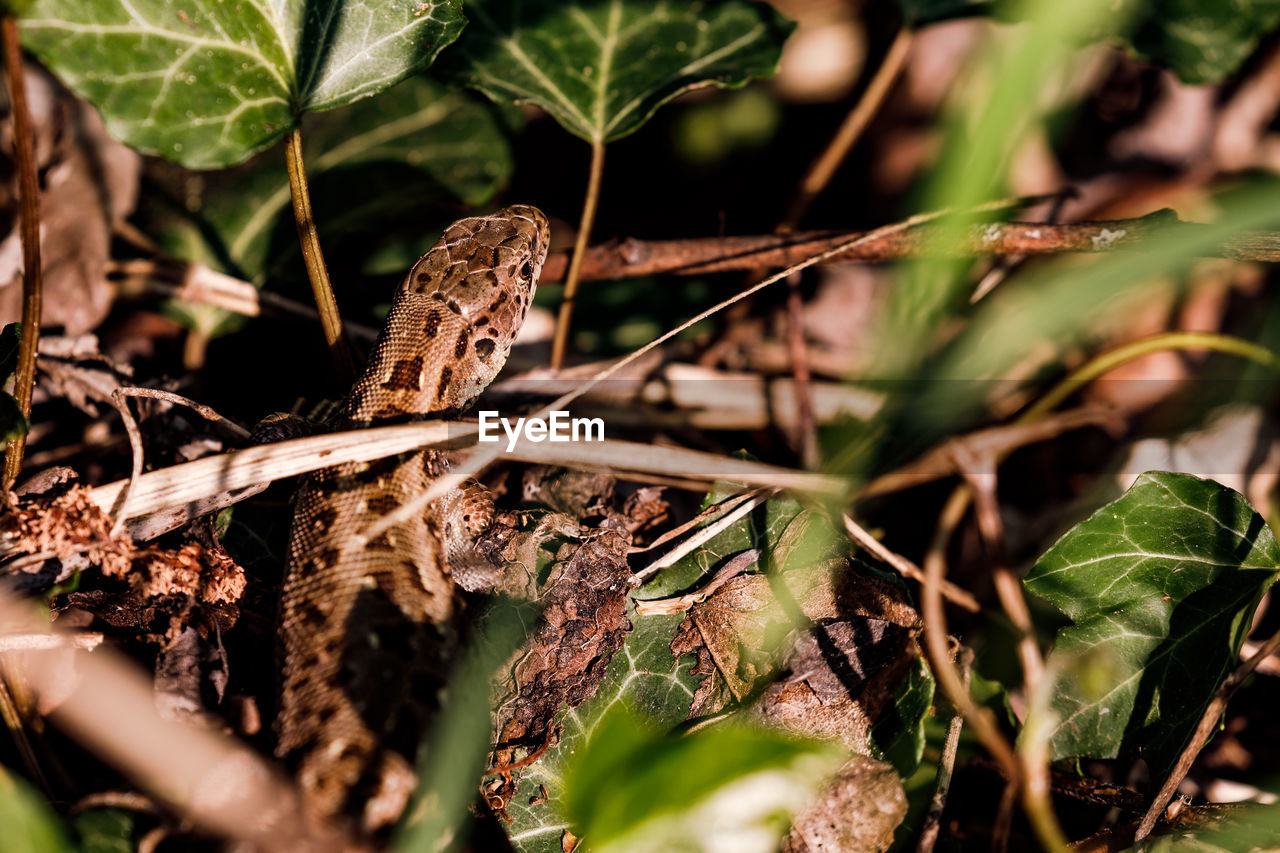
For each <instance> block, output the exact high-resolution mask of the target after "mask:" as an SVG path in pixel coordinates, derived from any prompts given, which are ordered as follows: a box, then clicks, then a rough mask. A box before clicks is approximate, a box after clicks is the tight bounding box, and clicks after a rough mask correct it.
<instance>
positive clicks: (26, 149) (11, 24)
mask: <svg viewBox="0 0 1280 853" xmlns="http://www.w3.org/2000/svg"><path fill="white" fill-rule="evenodd" d="M0 41H3V42H4V45H3V50H4V64H5V69H6V70H7V71H8V77H9V98H10V102H11V103H12V104H13V154H14V159H15V160H16V161H17V166H18V195H19V198H20V200H21V205H22V337H21V338H20V340H19V343H18V368H17V373H16V375H15V376H14V380H13V395H14V397H15V398H17V400H18V408H20V409H21V410H22V416H23V417H24V418H29V417H30V416H31V393H32V388H33V387H34V385H35V378H36V347H37V344H38V342H39V339H40V303H41V290H42V287H41V278H40V184H39V180H38V179H37V177H36V155H35V146H34V144H33V142H32V138H33V137H32V129H31V113H30V111H29V110H28V109H27V89H26V84H25V82H24V79H23V78H24V75H23V68H22V47H21V44H20V42H19V40H18V21H17V19H16V18H15V17H14V16H13V15H4V19H3V21H2V22H0ZM26 446H27V436H26V434H25V433H23V434H22V435H19V436H17V437H15V438H12V439H10V440H9V446H8V448H7V449H6V451H5V457H4V484H5V485H6V486H8V485H11V484H12V483H13V481H14V480H16V479H17V477H18V472H19V470H20V469H21V468H22V454H23V451H24V450H25V449H26Z"/></svg>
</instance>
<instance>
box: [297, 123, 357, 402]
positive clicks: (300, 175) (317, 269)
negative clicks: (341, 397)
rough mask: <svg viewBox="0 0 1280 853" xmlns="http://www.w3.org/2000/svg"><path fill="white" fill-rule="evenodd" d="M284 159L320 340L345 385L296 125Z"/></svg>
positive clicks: (350, 367) (342, 344)
mask: <svg viewBox="0 0 1280 853" xmlns="http://www.w3.org/2000/svg"><path fill="white" fill-rule="evenodd" d="M284 158H285V165H286V166H287V167H288V169H289V195H290V196H291V197H292V198H293V219H294V222H295V223H297V226H298V242H299V244H300V245H301V246H302V260H303V263H305V264H306V266H307V278H309V279H310V280H311V292H312V294H314V295H315V299H316V309H317V310H318V311H319V312H320V325H321V326H322V327H323V328H324V340H325V343H326V344H328V346H329V356H330V357H331V358H332V359H333V369H334V373H335V374H336V375H337V378H338V382H339V384H340V385H343V386H345V385H348V384H350V383H351V381H352V380H353V379H354V378H355V365H354V363H353V362H352V360H351V351H350V350H349V349H348V348H347V342H346V339H345V338H343V336H342V315H341V314H339V313H338V301H337V300H336V299H335V298H334V295H333V286H332V285H331V284H330V283H329V272H328V270H327V269H325V265H324V253H323V252H322V251H321V250H320V235H319V233H318V232H317V231H316V220H315V217H314V216H313V215H312V213H311V191H310V190H309V189H308V188H307V170H306V166H305V165H304V163H303V161H302V132H301V131H300V130H299V129H298V128H296V127H295V128H294V129H293V130H292V131H291V132H290V133H289V135H288V137H286V140H285V155H284Z"/></svg>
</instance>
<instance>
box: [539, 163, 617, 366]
mask: <svg viewBox="0 0 1280 853" xmlns="http://www.w3.org/2000/svg"><path fill="white" fill-rule="evenodd" d="M603 178H604V140H603V139H596V140H593V141H592V143H591V173H590V175H589V176H588V177H587V194H586V197H585V198H584V199H583V201H582V219H581V220H580V221H579V222H578V239H577V240H576V241H574V244H573V258H572V259H571V260H570V261H569V272H568V273H566V274H565V277H564V294H563V295H562V296H561V297H560V314H559V316H558V317H557V318H556V337H555V340H554V341H552V343H551V369H552V370H559V369H560V368H561V367H562V366H563V365H564V354H565V351H566V350H567V349H568V348H569V328H570V326H571V324H572V322H573V303H574V301H575V300H576V299H577V297H578V274H579V273H580V272H581V270H582V258H583V256H584V255H586V252H587V241H588V240H589V239H590V238H591V228H592V226H594V225H595V222H596V207H597V206H598V204H599V202H600V182H601V180H602V179H603Z"/></svg>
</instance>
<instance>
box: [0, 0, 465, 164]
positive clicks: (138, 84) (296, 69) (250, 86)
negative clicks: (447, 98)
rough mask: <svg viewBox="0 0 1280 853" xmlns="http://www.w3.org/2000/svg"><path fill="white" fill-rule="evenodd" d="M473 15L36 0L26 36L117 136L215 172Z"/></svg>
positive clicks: (431, 5) (369, 5) (363, 4)
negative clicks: (304, 115) (307, 113)
mask: <svg viewBox="0 0 1280 853" xmlns="http://www.w3.org/2000/svg"><path fill="white" fill-rule="evenodd" d="M463 23H464V21H463V17H462V11H461V0H306V2H304V0H240V1H239V2H234V3H227V2H223V0H191V2H187V3H182V4H177V5H175V4H173V3H171V2H169V0H130V1H128V2H127V0H37V2H36V3H35V5H34V6H33V7H32V9H31V10H30V11H29V12H28V14H27V16H26V17H25V18H24V20H23V24H22V32H23V39H24V43H25V45H26V46H27V48H28V49H30V50H31V51H32V52H33V53H35V54H36V56H38V57H39V58H40V60H41V61H42V62H44V63H45V65H47V66H48V67H49V68H51V69H52V70H53V71H54V72H55V73H56V74H57V75H58V76H59V77H60V78H61V79H62V80H63V81H64V82H65V83H66V84H67V85H68V86H70V87H71V88H72V89H73V90H75V91H76V93H77V94H79V95H81V96H83V97H84V98H86V99H88V100H89V101H91V102H93V104H94V105H96V106H97V107H98V109H99V110H101V112H102V114H103V118H104V119H105V120H106V123H107V127H108V129H109V130H110V131H111V132H112V134H114V135H115V136H117V137H118V138H120V139H121V140H123V141H124V142H126V143H127V144H129V145H132V146H133V147H135V148H138V149H139V150H142V151H146V152H148V153H155V154H161V155H163V156H165V157H169V158H171V159H173V160H177V161H178V162H180V163H182V164H183V165H185V166H188V167H191V168H217V167H222V166H229V165H232V164H234V163H238V162H240V161H241V160H244V159H245V158H246V157H248V156H249V155H250V154H252V153H254V152H255V151H260V150H262V149H263V148H265V147H267V146H268V145H270V144H271V143H272V142H274V141H275V140H277V139H279V138H280V137H282V136H283V135H284V134H286V133H287V132H289V131H290V130H292V129H293V128H294V126H295V125H296V123H297V120H298V117H299V116H300V115H301V114H302V113H304V112H308V111H313V110H327V109H332V108H333V107H338V106H342V105H343V104H349V103H351V102H352V101H354V100H356V99H358V98H362V97H365V96H368V95H372V94H375V93H377V92H380V91H382V90H383V89H386V88H388V87H390V86H392V85H394V84H395V83H397V82H399V81H400V80H403V79H404V78H405V77H407V76H409V75H411V74H414V73H416V72H418V71H421V70H422V69H424V68H426V67H427V66H428V65H430V64H431V61H432V60H433V59H434V58H435V56H436V54H437V53H438V52H439V51H440V49H441V48H443V47H444V46H445V45H447V44H449V43H450V42H452V41H453V40H454V39H456V38H457V37H458V33H459V32H461V30H462V27H463Z"/></svg>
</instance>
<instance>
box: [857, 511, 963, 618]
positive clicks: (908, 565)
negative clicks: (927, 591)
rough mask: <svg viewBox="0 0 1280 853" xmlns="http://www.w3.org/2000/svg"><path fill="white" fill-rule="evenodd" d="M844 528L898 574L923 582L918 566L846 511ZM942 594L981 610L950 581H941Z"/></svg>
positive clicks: (922, 573)
mask: <svg viewBox="0 0 1280 853" xmlns="http://www.w3.org/2000/svg"><path fill="white" fill-rule="evenodd" d="M844 529H845V532H846V533H848V534H849V538H851V539H852V540H853V541H854V542H857V543H858V544H859V545H861V546H862V547H863V548H865V549H866V550H867V551H869V552H870V553H871V554H872V556H874V557H877V558H879V559H880V560H881V561H883V562H885V563H888V564H889V565H890V566H893V567H894V568H895V569H897V570H898V574H900V575H902V576H903V577H906V578H911V579H912V580H913V581H915V582H916V583H924V572H923V571H922V570H921V568H920V567H919V566H917V565H916V564H915V563H913V562H911V561H910V560H908V559H907V558H906V557H904V556H902V555H901V554H899V553H897V552H896V551H890V550H889V549H888V548H886V547H885V546H884V543H883V542H881V541H880V540H879V539H877V538H876V537H874V536H872V535H871V533H870V532H869V531H868V530H867V529H866V528H864V527H863V526H862V525H860V524H858V522H856V521H854V520H853V516H851V515H849V514H848V513H845V514H844ZM942 595H943V597H944V598H946V599H947V600H948V601H950V602H951V603H952V604H955V605H957V606H959V607H963V608H964V609H965V610H968V611H969V612H970V613H980V612H982V605H980V604H978V599H976V598H974V597H973V596H972V595H970V594H969V593H968V591H967V590H964V589H961V588H960V587H958V586H956V585H955V584H953V583H952V582H951V581H948V580H944V581H943V582H942Z"/></svg>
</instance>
